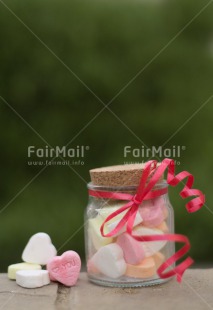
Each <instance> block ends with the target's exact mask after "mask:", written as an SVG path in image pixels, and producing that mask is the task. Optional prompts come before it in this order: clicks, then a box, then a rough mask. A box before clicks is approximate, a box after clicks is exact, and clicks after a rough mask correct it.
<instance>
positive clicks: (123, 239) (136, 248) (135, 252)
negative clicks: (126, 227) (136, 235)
mask: <svg viewBox="0 0 213 310" xmlns="http://www.w3.org/2000/svg"><path fill="white" fill-rule="evenodd" d="M117 244H118V245H119V246H120V247H121V248H122V250H123V254H124V259H125V261H126V263H128V264H132V265H135V264H138V263H140V262H141V261H142V259H143V258H144V257H145V252H144V249H143V247H142V246H141V244H140V242H139V241H137V240H135V239H133V238H132V237H131V236H130V235H129V234H127V233H124V234H122V235H120V236H119V237H118V239H117Z"/></svg>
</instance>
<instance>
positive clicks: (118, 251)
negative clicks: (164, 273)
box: [85, 180, 175, 287]
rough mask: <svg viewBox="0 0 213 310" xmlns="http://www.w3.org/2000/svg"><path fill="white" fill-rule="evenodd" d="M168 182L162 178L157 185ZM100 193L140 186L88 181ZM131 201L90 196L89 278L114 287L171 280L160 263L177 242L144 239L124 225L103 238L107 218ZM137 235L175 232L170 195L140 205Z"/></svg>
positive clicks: (87, 220)
mask: <svg viewBox="0 0 213 310" xmlns="http://www.w3.org/2000/svg"><path fill="white" fill-rule="evenodd" d="M167 186H168V185H167V183H166V181H164V180H161V181H160V182H159V183H158V184H157V185H156V186H155V188H154V190H155V189H162V188H166V187H167ZM88 189H89V190H93V191H96V192H99V191H107V192H123V193H130V194H134V193H135V192H136V189H137V187H136V186H126V187H120V186H119V187H107V186H97V185H94V184H93V183H89V184H88ZM127 202H128V201H124V200H114V199H103V198H98V197H93V196H90V197H89V202H88V206H87V210H86V214H85V244H86V260H87V272H88V278H89V280H90V281H91V282H93V283H96V284H99V285H103V286H113V287H140V286H148V285H154V284H160V283H163V282H166V281H168V279H161V278H159V276H158V274H157V269H158V268H159V266H160V265H161V264H162V263H163V262H164V261H165V260H166V259H168V258H169V257H170V256H171V255H173V254H174V252H175V246H174V244H173V242H167V241H149V242H140V241H137V240H135V239H134V238H133V237H131V236H130V235H129V234H128V233H126V232H125V228H126V227H123V228H122V229H121V230H120V231H119V232H118V233H117V234H116V235H115V236H113V237H103V236H102V235H101V231H100V227H101V225H102V223H103V222H104V220H105V219H106V218H107V217H108V216H109V214H112V213H113V212H114V211H116V210H118V209H119V208H120V207H122V206H124V205H125V204H126V203H127ZM125 212H126V211H124V212H123V213H122V214H119V215H117V216H116V217H114V218H113V219H111V220H110V221H109V222H108V223H106V224H105V232H110V231H112V230H113V229H114V228H115V226H116V225H117V224H118V222H119V221H120V220H121V218H122V217H123V216H124V214H125ZM133 233H134V234H136V235H137V234H139V235H144V236H145V235H156V234H168V233H169V234H170V233H174V212H173V208H172V206H171V204H170V201H169V197H168V194H167V193H166V194H163V195H161V196H159V197H157V198H154V199H150V200H144V201H143V202H142V204H141V205H140V206H139V209H138V211H137V215H136V218H135V222H134V228H133Z"/></svg>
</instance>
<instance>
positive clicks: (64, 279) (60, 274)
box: [47, 251, 81, 286]
mask: <svg viewBox="0 0 213 310" xmlns="http://www.w3.org/2000/svg"><path fill="white" fill-rule="evenodd" d="M80 269H81V259H80V257H79V255H78V254H77V253H76V252H74V251H67V252H64V254H63V255H61V256H55V257H53V258H52V259H51V260H50V261H49V262H48V263H47V270H48V271H49V275H50V279H51V280H52V281H58V282H60V283H62V284H64V285H66V286H73V285H75V284H76V282H77V280H78V277H79V273H80Z"/></svg>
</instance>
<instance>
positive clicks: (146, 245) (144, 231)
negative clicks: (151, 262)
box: [133, 225, 167, 257]
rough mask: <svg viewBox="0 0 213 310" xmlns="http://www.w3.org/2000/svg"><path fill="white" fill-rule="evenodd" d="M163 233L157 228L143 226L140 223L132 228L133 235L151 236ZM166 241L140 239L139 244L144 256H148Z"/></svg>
mask: <svg viewBox="0 0 213 310" xmlns="http://www.w3.org/2000/svg"><path fill="white" fill-rule="evenodd" d="M163 234H164V233H163V232H162V231H161V230H159V229H151V228H147V227H143V226H142V225H139V226H137V227H136V228H134V230H133V235H139V236H153V235H163ZM166 242H167V241H147V242H145V241H144V242H143V241H141V242H140V244H141V246H142V247H143V249H144V251H145V256H146V257H149V256H152V255H153V254H155V253H157V252H158V251H160V250H161V249H162V248H163V247H164V246H165V244H166Z"/></svg>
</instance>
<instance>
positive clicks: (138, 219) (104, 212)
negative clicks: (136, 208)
mask: <svg viewBox="0 0 213 310" xmlns="http://www.w3.org/2000/svg"><path fill="white" fill-rule="evenodd" d="M124 205H125V202H123V203H121V204H118V205H116V206H114V207H106V208H103V209H97V212H98V213H99V216H98V217H99V218H101V219H102V222H103V221H104V220H105V219H106V218H107V217H108V216H109V215H110V214H112V213H113V212H115V211H117V210H118V209H119V208H120V207H122V206H124ZM126 213H127V210H126V211H124V212H122V213H120V214H119V215H117V216H116V217H115V218H113V219H111V220H110V221H109V222H107V223H106V224H105V227H106V228H107V231H108V232H110V231H112V230H113V229H115V227H116V226H117V225H118V223H119V222H120V220H121V219H122V217H124V215H125V214H126ZM142 222H143V219H142V217H141V215H140V213H139V212H137V214H136V217H135V221H134V225H133V227H135V226H137V225H138V224H141V223H142ZM125 231H126V225H124V227H122V228H121V229H120V230H119V232H118V233H117V234H116V235H114V236H113V237H117V236H118V235H120V234H122V233H124V232H125ZM105 232H106V230H105Z"/></svg>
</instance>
